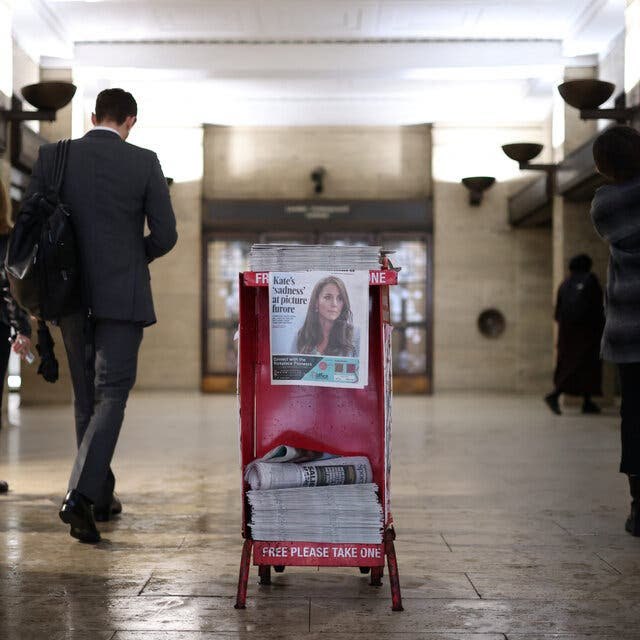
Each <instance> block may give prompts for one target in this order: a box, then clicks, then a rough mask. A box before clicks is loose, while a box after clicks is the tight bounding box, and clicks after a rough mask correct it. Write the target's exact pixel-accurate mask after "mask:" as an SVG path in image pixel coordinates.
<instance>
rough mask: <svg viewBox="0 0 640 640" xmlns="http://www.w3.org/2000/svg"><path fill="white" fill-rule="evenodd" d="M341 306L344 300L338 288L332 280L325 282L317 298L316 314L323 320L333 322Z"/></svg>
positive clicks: (340, 311)
mask: <svg viewBox="0 0 640 640" xmlns="http://www.w3.org/2000/svg"><path fill="white" fill-rule="evenodd" d="M343 307H344V300H343V299H342V294H341V293H340V289H338V287H337V286H336V285H335V284H333V282H329V283H328V284H325V285H324V287H322V290H321V291H320V297H319V298H318V315H319V316H320V317H321V318H324V319H325V320H330V321H331V322H334V321H335V320H337V319H338V318H339V317H340V314H341V313H342V308H343Z"/></svg>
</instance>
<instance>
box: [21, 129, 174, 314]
mask: <svg viewBox="0 0 640 640" xmlns="http://www.w3.org/2000/svg"><path fill="white" fill-rule="evenodd" d="M55 149H56V145H55V144H47V145H43V146H42V147H40V153H39V155H38V160H37V162H36V165H35V167H34V170H33V175H32V179H31V183H30V185H29V189H28V190H27V194H26V198H28V197H30V196H31V195H32V194H33V193H36V192H40V193H45V192H46V188H47V185H48V183H49V181H50V176H51V174H52V171H53V162H54V157H55ZM61 200H62V202H64V203H65V204H66V205H68V207H69V209H70V211H71V219H72V222H73V226H74V229H75V231H76V235H77V240H78V245H79V249H80V259H81V267H82V271H83V276H84V278H85V286H84V289H85V295H86V297H87V298H88V303H89V308H90V309H91V313H92V315H93V316H94V317H96V318H103V319H111V320H127V321H131V322H141V323H143V324H145V325H150V324H153V323H154V322H155V321H156V316H155V312H154V309H153V299H152V296H151V276H150V274H149V266H148V264H149V262H151V260H153V259H154V258H157V257H159V256H161V255H164V254H165V253H167V252H168V251H170V250H171V249H172V248H173V246H174V245H175V243H176V241H177V238H178V235H177V233H176V220H175V215H174V213H173V208H172V206H171V200H170V198H169V189H168V187H167V183H166V180H165V177H164V175H163V174H162V169H161V168H160V163H159V162H158V158H157V156H156V154H155V153H153V151H149V150H148V149H142V148H140V147H136V146H134V145H132V144H129V143H127V142H125V141H124V140H122V139H121V138H120V137H119V136H118V135H117V134H116V133H112V132H111V131H105V130H94V131H89V133H87V134H86V135H85V136H84V137H83V138H79V139H78V140H73V141H72V142H71V145H70V148H69V154H68V157H67V166H66V171H65V175H64V182H63V185H62V190H61ZM145 221H146V222H147V225H148V227H149V234H148V235H146V236H145V235H144V232H145Z"/></svg>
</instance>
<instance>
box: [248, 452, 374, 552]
mask: <svg viewBox="0 0 640 640" xmlns="http://www.w3.org/2000/svg"><path fill="white" fill-rule="evenodd" d="M244 478H245V481H246V482H247V484H248V485H249V486H250V487H251V490H250V491H247V494H246V495H247V499H248V502H249V507H250V512H251V518H250V521H249V525H250V526H251V535H252V538H253V539H254V540H265V541H274V542H278V541H282V542H288V541H292V540H295V541H298V542H336V543H338V542H351V543H361V544H379V543H381V542H382V528H383V515H382V506H381V505H380V500H379V499H378V485H377V484H375V483H374V482H373V474H372V471H371V464H370V462H369V460H368V458H366V457H365V456H348V457H342V456H339V455H336V454H332V453H323V452H319V451H310V450H308V449H299V448H296V447H292V446H288V445H279V446H277V447H275V448H274V449H272V450H271V451H269V452H268V453H267V454H266V455H264V456H263V457H262V458H258V459H257V460H254V461H253V462H251V463H250V464H249V465H247V468H246V470H245V476H244Z"/></svg>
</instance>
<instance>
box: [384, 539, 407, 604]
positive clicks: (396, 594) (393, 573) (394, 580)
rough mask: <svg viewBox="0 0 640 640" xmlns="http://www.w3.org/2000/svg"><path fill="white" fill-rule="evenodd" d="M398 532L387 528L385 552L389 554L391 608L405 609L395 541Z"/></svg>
mask: <svg viewBox="0 0 640 640" xmlns="http://www.w3.org/2000/svg"><path fill="white" fill-rule="evenodd" d="M395 537H396V534H395V532H394V530H393V529H387V530H386V531H385V534H384V552H385V555H386V556H387V566H388V567H389V585H390V586H391V609H392V610H393V611H404V609H403V607H402V595H401V594H400V576H399V575H398V561H397V559H396V549H395V546H394V544H393V541H394V539H395Z"/></svg>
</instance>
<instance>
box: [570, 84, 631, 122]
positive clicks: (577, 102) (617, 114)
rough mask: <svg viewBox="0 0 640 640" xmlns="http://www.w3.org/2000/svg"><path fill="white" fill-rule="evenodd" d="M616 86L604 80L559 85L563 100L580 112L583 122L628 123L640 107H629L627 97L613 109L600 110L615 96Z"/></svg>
mask: <svg viewBox="0 0 640 640" xmlns="http://www.w3.org/2000/svg"><path fill="white" fill-rule="evenodd" d="M615 88H616V85H615V84H613V83H612V82H605V81H604V80H591V79H583V80H569V81H568V82H563V83H562V84H561V85H558V91H559V92H560V95H561V96H562V99H563V100H564V101H565V102H566V103H567V104H568V105H569V106H570V107H574V108H576V109H579V110H580V118H581V119H582V120H617V121H618V122H619V123H621V124H622V123H625V122H628V121H629V120H631V119H632V118H633V116H634V115H635V114H636V113H637V112H638V110H640V105H634V106H632V107H627V106H626V103H625V95H624V94H622V95H620V96H619V97H618V98H617V99H616V105H615V107H614V108H613V109H599V107H600V105H601V104H602V103H603V102H606V101H607V100H608V99H609V98H610V97H611V95H612V94H613V92H614V90H615Z"/></svg>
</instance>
